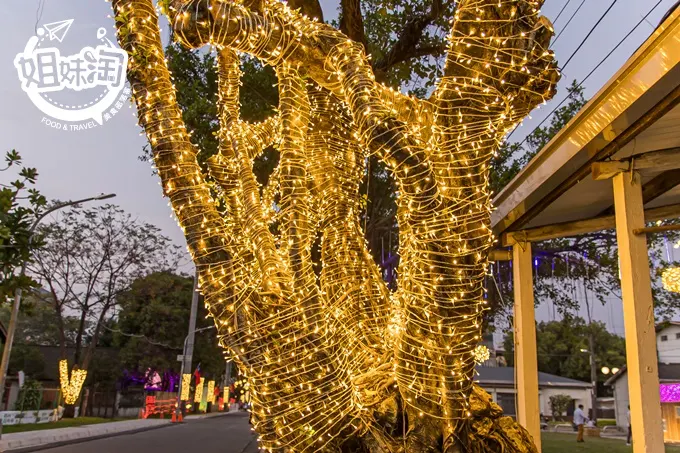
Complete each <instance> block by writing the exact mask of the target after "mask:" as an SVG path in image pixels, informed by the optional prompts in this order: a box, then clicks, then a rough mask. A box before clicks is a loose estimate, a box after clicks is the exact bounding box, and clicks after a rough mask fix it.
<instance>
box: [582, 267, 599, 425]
mask: <svg viewBox="0 0 680 453" xmlns="http://www.w3.org/2000/svg"><path fill="white" fill-rule="evenodd" d="M585 267H586V279H588V280H590V272H589V269H588V262H587V261H586V263H585ZM583 296H584V299H585V303H586V311H587V313H588V355H589V357H590V382H591V384H592V386H593V388H592V390H591V391H590V398H591V401H590V407H591V408H592V409H591V410H592V411H593V414H592V417H590V419H591V420H592V422H593V423H594V424H595V426H597V362H596V361H595V337H594V336H593V335H594V332H593V317H592V315H591V313H590V301H589V300H588V287H587V286H586V281H585V280H584V281H583Z"/></svg>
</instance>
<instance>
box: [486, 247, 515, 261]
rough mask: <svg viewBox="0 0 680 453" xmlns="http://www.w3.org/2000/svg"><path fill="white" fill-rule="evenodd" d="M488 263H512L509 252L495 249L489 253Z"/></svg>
mask: <svg viewBox="0 0 680 453" xmlns="http://www.w3.org/2000/svg"><path fill="white" fill-rule="evenodd" d="M489 261H512V252H511V251H510V250H500V249H495V250H491V251H490V252H489Z"/></svg>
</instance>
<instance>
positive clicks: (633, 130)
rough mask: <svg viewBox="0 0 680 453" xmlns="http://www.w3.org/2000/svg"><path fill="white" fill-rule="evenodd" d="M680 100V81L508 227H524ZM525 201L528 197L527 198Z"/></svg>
mask: <svg viewBox="0 0 680 453" xmlns="http://www.w3.org/2000/svg"><path fill="white" fill-rule="evenodd" d="M679 103H680V85H678V86H676V87H675V88H673V90H672V91H671V92H670V93H668V94H667V95H666V96H665V97H664V98H663V99H661V100H660V101H659V102H658V103H657V104H656V105H654V107H652V108H651V109H650V110H648V111H647V112H646V113H645V114H644V115H642V116H641V117H640V118H638V119H637V120H635V122H633V124H631V125H630V126H628V128H626V129H625V130H624V131H623V132H621V133H620V134H619V135H618V136H617V137H616V138H615V139H614V140H612V141H611V142H610V143H609V144H607V145H606V146H605V147H604V148H602V149H600V150H598V151H596V152H595V153H593V154H592V155H589V156H590V157H589V158H588V160H587V161H586V162H585V163H583V165H581V166H580V167H579V168H578V169H577V170H575V171H574V172H573V173H572V174H571V175H569V176H568V177H567V178H566V179H565V180H564V181H562V182H561V183H560V184H559V185H558V186H557V187H555V188H554V189H553V190H551V191H550V192H549V193H548V194H547V195H545V196H543V197H542V198H541V199H540V200H538V201H537V202H536V204H534V205H533V206H531V207H530V208H528V209H527V210H526V211H525V212H524V213H523V214H521V215H519V216H518V217H517V218H516V219H515V220H514V221H512V222H511V223H510V224H509V225H508V227H507V228H508V229H509V228H515V229H517V228H521V227H522V226H524V225H526V224H527V223H529V222H530V221H531V220H532V219H533V218H534V217H536V216H537V215H538V214H540V213H541V212H543V211H544V210H545V209H546V208H547V207H548V206H550V205H551V204H552V203H553V202H554V201H555V200H557V199H558V198H559V197H561V196H562V195H564V194H565V193H566V192H567V191H568V190H569V189H571V188H572V187H574V186H575V185H576V184H578V182H579V181H580V180H582V179H583V178H586V177H587V176H588V174H589V173H590V167H591V166H592V164H593V162H597V161H601V160H603V159H607V158H609V157H611V156H613V155H614V154H616V152H617V151H619V150H620V149H621V148H623V147H624V146H626V145H627V144H628V143H630V142H631V141H632V140H633V139H634V138H635V137H637V136H638V134H640V133H642V132H644V131H645V130H647V128H648V127H650V126H651V125H652V124H654V123H655V122H656V121H657V120H659V119H660V118H662V117H663V116H664V115H666V114H667V113H668V112H670V111H671V110H673V109H674V108H675V106H677V105H678V104H679ZM525 202H526V200H525Z"/></svg>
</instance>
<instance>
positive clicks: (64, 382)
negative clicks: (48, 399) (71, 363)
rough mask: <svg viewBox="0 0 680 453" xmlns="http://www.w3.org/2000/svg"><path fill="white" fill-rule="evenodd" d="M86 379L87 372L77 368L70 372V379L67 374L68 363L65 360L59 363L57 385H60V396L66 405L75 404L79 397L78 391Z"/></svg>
mask: <svg viewBox="0 0 680 453" xmlns="http://www.w3.org/2000/svg"><path fill="white" fill-rule="evenodd" d="M85 378H87V370H80V369H78V368H77V367H74V369H73V370H72V371H71V377H70V378H69V373H68V362H67V361H66V360H60V361H59V383H60V385H61V395H62V396H63V398H64V403H66V404H76V401H78V397H79V396H80V390H81V389H82V388H83V384H84V383H85Z"/></svg>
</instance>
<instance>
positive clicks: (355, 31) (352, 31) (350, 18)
mask: <svg viewBox="0 0 680 453" xmlns="http://www.w3.org/2000/svg"><path fill="white" fill-rule="evenodd" d="M340 31H341V32H343V33H344V34H346V35H347V36H348V37H349V38H350V39H351V40H352V41H355V42H358V43H359V44H362V45H363V46H364V49H366V48H367V47H368V46H367V42H366V30H365V29H364V17H363V15H362V14H361V0H340Z"/></svg>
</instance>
